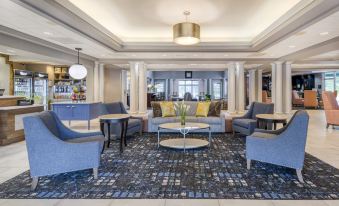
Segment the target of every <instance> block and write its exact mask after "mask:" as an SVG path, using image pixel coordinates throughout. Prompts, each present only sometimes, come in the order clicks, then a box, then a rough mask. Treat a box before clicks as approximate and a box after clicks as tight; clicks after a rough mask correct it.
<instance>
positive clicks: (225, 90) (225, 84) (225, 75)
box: [223, 71, 227, 98]
mask: <svg viewBox="0 0 339 206" xmlns="http://www.w3.org/2000/svg"><path fill="white" fill-rule="evenodd" d="M226 79H227V71H224V79H223V86H224V87H223V98H226V97H227V80H226Z"/></svg>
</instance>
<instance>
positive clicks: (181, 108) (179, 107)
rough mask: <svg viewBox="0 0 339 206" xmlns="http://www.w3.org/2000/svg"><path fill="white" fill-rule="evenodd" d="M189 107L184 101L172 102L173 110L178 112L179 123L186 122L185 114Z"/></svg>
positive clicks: (183, 123)
mask: <svg viewBox="0 0 339 206" xmlns="http://www.w3.org/2000/svg"><path fill="white" fill-rule="evenodd" d="M189 109H190V106H189V105H186V104H185V101H181V102H176V103H174V110H175V111H176V112H178V113H179V115H180V123H181V125H185V123H186V114H187V111H188V110H189Z"/></svg>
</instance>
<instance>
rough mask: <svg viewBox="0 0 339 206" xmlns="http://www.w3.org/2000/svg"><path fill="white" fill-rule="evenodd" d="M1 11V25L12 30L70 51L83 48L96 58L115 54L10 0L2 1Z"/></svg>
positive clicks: (86, 52)
mask: <svg viewBox="0 0 339 206" xmlns="http://www.w3.org/2000/svg"><path fill="white" fill-rule="evenodd" d="M0 11H1V12H0V24H1V25H3V26H6V27H9V28H11V29H14V30H17V31H20V32H23V33H26V34H29V35H31V36H34V37H38V38H40V39H43V40H46V41H49V42H52V43H54V44H57V45H60V46H63V47H66V48H69V49H74V48H76V47H81V48H83V51H82V52H83V53H85V54H87V55H90V56H93V57H96V58H100V57H102V55H103V54H107V53H113V51H111V50H109V49H107V48H105V47H103V46H101V45H99V44H95V43H93V41H91V40H89V39H87V38H86V37H84V36H82V35H79V34H78V33H77V32H74V31H72V30H70V29H67V28H64V27H62V26H60V25H58V24H57V23H55V22H52V21H50V20H48V19H46V18H44V17H42V16H40V15H38V14H36V13H34V12H32V11H30V10H28V9H26V8H24V7H22V6H19V5H18V4H16V3H14V2H12V1H10V0H1V4H0Z"/></svg>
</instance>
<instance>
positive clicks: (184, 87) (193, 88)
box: [178, 80, 199, 98]
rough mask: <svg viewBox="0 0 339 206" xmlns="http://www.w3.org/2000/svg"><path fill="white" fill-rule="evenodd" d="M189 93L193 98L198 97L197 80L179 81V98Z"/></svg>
mask: <svg viewBox="0 0 339 206" xmlns="http://www.w3.org/2000/svg"><path fill="white" fill-rule="evenodd" d="M186 92H189V93H191V94H192V96H193V98H197V97H198V96H199V81H198V80H179V82H178V94H179V97H180V98H183V97H184V95H185V93H186Z"/></svg>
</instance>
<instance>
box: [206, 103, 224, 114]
mask: <svg viewBox="0 0 339 206" xmlns="http://www.w3.org/2000/svg"><path fill="white" fill-rule="evenodd" d="M221 107H222V103H221V102H220V101H213V102H211V105H210V109H209V111H208V116H209V117H220V112H221Z"/></svg>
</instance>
